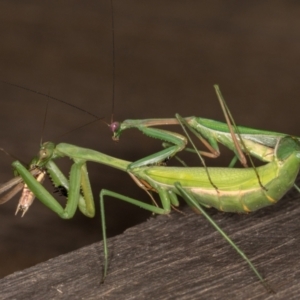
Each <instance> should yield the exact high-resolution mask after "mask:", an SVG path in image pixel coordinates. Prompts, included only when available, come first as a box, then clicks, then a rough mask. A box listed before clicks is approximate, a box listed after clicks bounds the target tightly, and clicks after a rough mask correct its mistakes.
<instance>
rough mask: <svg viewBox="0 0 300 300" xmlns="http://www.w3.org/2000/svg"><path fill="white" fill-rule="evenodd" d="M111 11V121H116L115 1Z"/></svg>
mask: <svg viewBox="0 0 300 300" xmlns="http://www.w3.org/2000/svg"><path fill="white" fill-rule="evenodd" d="M110 9H111V35H112V67H113V70H112V105H111V120H110V123H113V121H114V110H115V69H116V67H115V22H114V4H113V0H110Z"/></svg>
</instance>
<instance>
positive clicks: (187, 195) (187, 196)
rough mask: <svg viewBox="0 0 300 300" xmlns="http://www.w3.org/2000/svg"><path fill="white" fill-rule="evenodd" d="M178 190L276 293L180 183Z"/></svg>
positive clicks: (261, 280) (266, 286)
mask: <svg viewBox="0 0 300 300" xmlns="http://www.w3.org/2000/svg"><path fill="white" fill-rule="evenodd" d="M174 185H175V187H176V189H177V190H178V191H179V193H180V194H181V196H182V198H183V199H184V200H185V201H186V202H187V203H188V204H189V206H193V207H195V208H196V209H197V210H198V211H200V212H201V214H202V215H203V216H204V217H205V218H206V219H207V220H208V221H209V223H210V224H211V225H212V226H213V227H214V228H215V229H216V230H217V231H218V232H219V233H220V234H221V235H222V237H223V238H224V239H225V240H226V241H227V242H228V243H229V244H230V245H231V246H232V247H233V248H234V249H235V250H236V252H237V253H238V254H239V255H240V256H241V257H242V258H243V259H244V260H245V261H246V262H247V263H248V265H249V266H250V268H251V269H252V271H253V272H254V273H255V275H256V276H257V277H258V279H259V280H260V282H261V283H262V284H263V285H264V287H265V288H266V289H267V290H268V291H270V292H272V293H274V291H273V290H272V289H271V287H270V286H269V285H268V284H267V282H266V281H265V279H264V278H263V277H262V275H261V274H260V273H259V272H258V270H257V269H256V268H255V267H254V265H253V264H252V262H251V261H250V259H249V258H248V257H247V256H246V254H245V253H244V252H243V251H242V250H241V249H240V248H239V247H238V246H237V245H236V244H235V243H234V242H233V241H232V239H231V238H230V237H229V236H228V235H227V234H226V233H225V232H224V231H223V230H222V229H221V228H220V227H219V226H218V224H217V223H216V222H215V221H214V220H213V219H212V218H211V217H210V216H209V215H208V214H207V213H206V211H205V210H204V209H203V207H202V206H201V205H200V204H199V203H198V202H197V201H196V199H195V198H194V197H193V196H191V195H190V194H189V193H188V192H187V191H186V190H185V189H184V188H183V187H182V186H181V184H180V183H179V182H176V183H175V184H174Z"/></svg>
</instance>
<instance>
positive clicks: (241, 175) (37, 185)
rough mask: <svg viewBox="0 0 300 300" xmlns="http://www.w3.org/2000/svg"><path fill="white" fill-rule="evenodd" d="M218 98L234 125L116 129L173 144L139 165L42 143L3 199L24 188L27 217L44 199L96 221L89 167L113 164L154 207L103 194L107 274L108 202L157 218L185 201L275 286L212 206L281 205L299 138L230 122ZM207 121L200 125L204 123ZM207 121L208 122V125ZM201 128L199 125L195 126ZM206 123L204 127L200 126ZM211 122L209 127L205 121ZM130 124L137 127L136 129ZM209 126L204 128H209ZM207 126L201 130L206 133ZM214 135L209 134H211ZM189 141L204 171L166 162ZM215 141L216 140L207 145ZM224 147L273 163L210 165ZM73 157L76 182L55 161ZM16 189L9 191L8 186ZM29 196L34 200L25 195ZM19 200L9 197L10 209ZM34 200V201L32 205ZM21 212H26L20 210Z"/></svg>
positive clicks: (299, 157)
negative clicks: (58, 195)
mask: <svg viewBox="0 0 300 300" xmlns="http://www.w3.org/2000/svg"><path fill="white" fill-rule="evenodd" d="M215 88H216V91H217V95H218V97H219V100H220V102H221V106H222V107H223V108H225V109H224V114H225V118H226V122H227V123H226V124H224V123H220V122H216V121H212V120H206V119H200V118H194V120H196V121H192V120H193V118H181V117H180V116H179V115H177V118H176V119H167V121H166V120H155V119H149V120H137V121H130V120H127V121H124V122H123V123H121V124H118V123H113V124H112V125H111V128H112V129H113V132H114V136H113V138H114V139H118V138H119V137H120V134H121V132H122V131H123V130H125V129H127V128H138V129H140V130H142V132H143V133H145V134H146V135H148V136H150V137H153V138H158V139H161V140H163V141H164V142H166V148H165V149H163V150H161V151H159V152H158V153H155V154H152V155H150V156H147V157H146V158H143V159H140V160H138V161H135V162H129V161H125V160H121V159H118V158H115V157H111V156H109V155H106V154H104V153H101V152H98V151H95V150H91V149H85V148H81V147H78V146H74V145H70V144H65V143H60V144H57V145H55V144H54V143H52V142H46V143H44V144H42V145H41V148H40V151H39V153H38V156H37V158H36V159H35V160H33V162H32V163H31V166H30V167H29V168H26V167H24V166H23V165H22V164H21V163H20V162H18V161H15V162H14V163H13V164H12V165H13V168H14V169H15V170H16V172H17V173H18V177H16V178H15V179H13V180H11V181H10V182H9V183H6V184H4V185H3V186H1V187H0V193H2V192H4V191H7V190H9V189H10V188H11V187H13V186H15V185H17V186H18V189H20V187H21V189H22V188H23V194H22V196H21V199H20V202H19V205H18V207H19V209H20V210H22V211H23V214H24V213H25V212H26V211H27V209H28V208H29V206H30V205H31V203H32V201H33V198H34V197H37V198H38V199H39V200H40V201H41V202H42V203H43V204H45V205H46V206H47V207H49V208H50V209H51V210H52V211H54V212H55V213H57V214H58V215H59V216H60V217H61V218H64V219H69V218H72V217H73V216H74V214H75V212H76V210H77V208H79V210H80V211H81V212H82V213H83V214H84V215H86V216H88V217H93V216H94V215H95V207H94V200H93V195H92V190H91V186H90V182H89V178H88V173H87V167H86V162H88V161H91V162H96V163H100V164H105V165H108V166H111V167H113V168H117V169H119V170H122V171H125V172H127V173H128V174H129V175H130V176H131V178H132V179H133V180H134V182H135V183H136V184H137V185H138V186H139V187H140V188H142V189H143V190H145V191H146V192H147V193H148V194H149V196H150V197H151V199H152V200H153V204H147V203H144V202H141V201H139V200H136V199H133V198H130V197H127V196H124V195H121V194H118V193H116V192H113V191H109V190H105V189H103V190H101V192H100V195H99V198H100V214H101V224H102V231H103V244H104V274H103V280H104V278H105V277H106V275H107V269H108V246H107V238H106V229H105V211H104V198H105V197H106V196H110V197H114V198H116V199H119V200H122V201H126V202H128V203H131V204H133V205H136V206H139V207H141V208H143V209H146V210H148V211H150V212H152V213H154V214H169V213H170V211H171V208H172V206H174V207H176V206H178V205H179V201H178V196H180V197H182V198H183V199H184V200H185V202H186V203H187V204H188V205H189V206H190V207H191V208H192V209H194V210H195V211H196V212H199V213H201V214H202V215H203V216H204V217H205V218H206V219H207V220H208V221H209V222H210V223H211V224H212V226H214V227H215V229H216V230H217V231H218V232H219V233H220V234H221V235H222V236H223V237H224V238H225V240H227V242H228V243H229V244H230V245H231V246H232V247H233V248H234V249H235V250H236V251H237V252H238V253H239V254H240V255H241V256H242V257H243V259H245V260H246V261H247V263H248V264H249V266H250V268H251V269H252V270H253V272H254V273H255V274H256V276H257V277H258V279H259V280H260V281H261V283H262V284H263V285H264V286H266V287H267V288H268V289H269V287H268V285H267V283H266V281H265V280H264V279H263V277H262V276H261V275H260V273H259V272H258V271H257V269H256V268H255V267H254V265H253V264H252V262H251V261H250V260H249V259H248V257H247V256H246V255H245V254H244V253H243V252H242V251H241V250H240V249H239V248H238V247H237V246H236V245H235V243H234V242H233V241H232V240H231V239H230V238H229V236H228V235H227V234H226V233H225V232H224V231H223V230H222V229H221V228H220V227H219V226H218V225H217V224H216V223H215V222H214V221H213V220H212V219H211V217H210V216H209V215H208V214H207V213H206V211H205V210H204V208H208V207H214V208H216V209H218V210H221V211H224V212H250V211H255V210H258V209H260V208H263V207H265V206H268V205H272V204H274V203H276V202H277V201H278V200H280V199H281V198H282V196H283V195H284V194H285V193H286V192H287V191H288V190H289V189H290V188H291V187H292V186H293V185H294V182H295V179H296V177H297V174H298V172H299V168H300V143H299V140H298V139H297V138H295V137H291V136H288V135H285V134H281V133H276V132H269V131H260V130H255V129H251V128H245V127H237V126H235V125H232V124H231V123H232V121H230V112H229V110H228V108H227V106H226V104H225V101H224V99H223V98H222V95H221V93H220V91H219V89H218V87H217V86H215ZM199 120H200V122H199ZM203 120H205V121H204V122H203ZM193 122H196V123H193ZM197 122H198V124H199V123H200V127H199V126H198V125H197ZM205 122H206V123H205ZM171 123H173V124H178V123H179V124H180V125H181V126H182V128H183V129H184V132H185V136H184V135H182V134H178V133H175V132H170V131H166V130H162V129H156V128H149V127H150V126H153V125H158V124H161V125H168V124H171ZM128 124H130V126H129V125H128ZM201 126H202V127H201ZM185 127H187V128H189V129H190V130H191V131H192V132H193V133H194V134H195V135H196V136H197V137H198V138H199V139H200V140H201V141H203V142H204V144H205V145H207V147H208V149H209V150H212V151H211V153H206V152H201V151H198V150H197V149H196V147H195V146H194V144H193V142H192V140H191V138H190V135H189V134H188V132H187V130H186V128H185ZM199 128H200V129H199ZM205 129H206V130H205ZM187 140H189V141H190V142H191V143H192V145H193V148H194V151H195V152H196V153H197V154H198V155H199V157H200V159H201V161H202V163H203V167H169V166H165V164H164V162H165V161H166V160H167V159H169V158H171V157H172V156H175V155H176V154H177V153H178V152H180V151H182V150H184V149H186V145H187ZM207 141H208V142H207ZM217 142H220V143H223V144H224V145H225V146H227V147H228V148H229V149H232V150H233V151H234V153H235V155H236V156H237V157H238V158H239V159H240V161H241V162H242V163H243V164H244V165H246V159H245V154H244V153H246V154H247V155H249V157H251V156H255V157H257V158H259V159H261V160H262V161H265V162H266V164H265V165H263V166H260V167H257V168H253V167H251V168H211V167H206V165H205V163H204V160H203V159H202V155H208V156H210V155H212V157H214V156H217V155H218V148H217ZM62 157H68V158H70V159H72V160H73V164H72V167H71V171H70V177H69V179H67V178H66V177H65V176H64V174H63V173H62V172H61V171H60V169H59V168H58V166H57V165H56V164H55V163H54V160H55V159H58V158H62ZM45 172H47V173H48V175H49V176H50V178H51V180H52V181H53V183H54V185H55V186H63V187H64V188H65V189H66V190H67V191H68V200H67V203H66V206H65V207H62V206H61V204H60V203H59V202H57V200H56V199H55V198H54V197H53V196H52V195H51V194H50V193H49V192H48V191H47V190H46V189H45V188H44V187H43V185H42V180H43V178H44V177H45ZM8 186H9V187H8ZM152 192H155V193H157V194H158V195H159V198H160V200H161V206H158V205H157V204H156V202H155V200H154V198H153V197H152ZM25 195H27V196H26V197H27V198H26V197H25ZM10 197H11V194H10V193H9V194H7V195H6V196H5V201H3V200H0V203H1V202H2V203H4V202H6V201H8V200H9V198H10ZM27 199H29V200H30V201H27ZM17 211H18V210H17Z"/></svg>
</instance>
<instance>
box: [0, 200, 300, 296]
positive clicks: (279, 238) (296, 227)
mask: <svg viewBox="0 0 300 300" xmlns="http://www.w3.org/2000/svg"><path fill="white" fill-rule="evenodd" d="M184 212H185V213H186V215H185V216H183V215H181V214H179V213H176V212H173V213H172V214H171V216H159V217H156V218H151V219H150V220H149V221H148V222H145V223H143V224H140V225H138V226H135V227H133V228H131V229H129V230H127V231H126V232H125V233H124V234H122V235H119V236H117V237H114V238H111V239H109V249H110V266H109V275H108V277H107V280H106V281H105V283H104V284H102V285H99V282H100V278H101V272H102V258H103V257H102V243H96V244H92V245H91V246H88V247H84V248H81V249H80V250H78V251H74V252H71V253H69V254H67V255H62V256H59V257H57V258H54V259H51V260H49V261H47V262H45V263H41V264H39V265H37V266H35V267H32V268H29V269H26V270H24V271H22V272H16V273H14V274H12V275H10V276H7V277H5V278H4V279H2V280H1V281H0V291H1V297H0V298H1V299H39V300H40V299H47V300H48V299H283V298H284V299H299V292H300V291H299V289H300V253H299V248H300V239H299V231H300V222H298V219H299V215H300V203H299V196H298V195H297V196H295V195H293V194H290V195H289V196H288V197H285V199H284V200H282V201H281V202H279V203H278V204H277V205H275V206H273V207H270V208H267V209H264V210H261V211H258V212H256V213H253V214H249V215H237V214H224V213H220V212H215V211H211V215H213V217H214V219H215V220H216V221H217V222H218V224H219V225H220V226H221V227H222V228H223V229H224V230H225V231H226V232H227V233H228V234H229V235H230V236H231V237H232V239H233V240H234V241H235V242H236V243H237V244H238V245H239V246H240V247H241V249H243V250H244V251H245V253H246V254H247V255H248V256H249V257H250V258H251V259H252V261H253V263H254V264H255V266H256V267H257V268H258V270H259V271H260V272H261V273H262V274H263V276H264V277H265V278H266V279H267V281H268V283H269V284H270V285H271V286H272V288H273V289H274V290H276V292H277V293H276V294H275V295H272V294H268V293H267V292H266V290H265V289H264V287H263V286H262V285H261V284H260V283H259V282H258V280H257V278H256V277H255V276H254V275H253V273H252V271H251V270H250V269H249V267H248V265H247V264H246V263H245V262H243V261H242V260H241V258H240V257H239V255H238V254H236V253H235V252H234V250H233V249H232V248H231V247H230V246H229V245H228V244H227V243H226V242H225V241H224V240H223V239H222V238H221V237H220V235H219V233H217V232H216V231H215V230H214V229H213V228H212V227H211V225H210V224H209V223H208V222H207V221H206V220H204V218H203V217H201V216H199V215H196V214H194V213H192V212H191V211H190V210H189V209H185V210H184ZM128 217H130V216H128Z"/></svg>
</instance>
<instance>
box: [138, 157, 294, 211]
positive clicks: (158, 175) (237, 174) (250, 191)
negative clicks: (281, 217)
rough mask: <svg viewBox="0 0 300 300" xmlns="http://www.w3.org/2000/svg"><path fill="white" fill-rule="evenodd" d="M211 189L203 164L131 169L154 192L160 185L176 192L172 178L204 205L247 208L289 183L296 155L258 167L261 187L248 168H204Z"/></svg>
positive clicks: (270, 200)
mask: <svg viewBox="0 0 300 300" xmlns="http://www.w3.org/2000/svg"><path fill="white" fill-rule="evenodd" d="M208 171H209V174H210V177H211V180H212V182H213V183H214V185H215V186H216V187H217V189H215V188H214V187H213V186H212V185H211V183H210V182H209V180H208V177H207V174H206V172H205V169H204V168H197V167H194V168H181V167H149V168H144V169H140V170H139V171H137V173H135V175H136V176H137V177H138V178H142V179H144V180H146V181H147V182H149V183H150V185H151V186H153V187H154V188H155V189H156V190H157V191H158V192H159V191H160V190H162V189H164V190H169V191H173V192H174V193H177V194H179V193H178V191H177V190H176V188H175V187H174V183H175V182H180V183H181V185H182V186H183V187H184V188H185V189H186V190H187V191H188V192H190V193H191V194H192V195H193V196H194V197H195V199H196V200H197V201H198V202H199V203H200V204H202V205H204V206H206V207H215V208H216V209H218V210H221V211H225V212H250V211H255V210H258V209H260V208H262V207H265V206H268V205H272V204H274V203H276V202H277V201H278V200H280V199H281V198H282V196H283V195H284V194H285V193H286V192H287V191H288V190H289V189H290V188H291V187H292V186H293V184H294V182H295V179H296V176H297V174H298V171H299V158H297V157H296V154H292V155H290V157H289V158H288V159H286V160H285V162H284V163H282V162H280V161H277V160H276V161H275V160H274V161H273V162H271V163H268V164H266V165H264V166H261V167H258V168H257V171H258V173H259V175H260V179H261V182H262V184H263V186H264V187H265V189H263V188H262V187H261V186H260V184H259V182H258V179H257V176H256V175H255V172H254V170H253V169H252V168H246V169H236V168H234V169H233V168H208Z"/></svg>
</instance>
